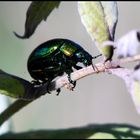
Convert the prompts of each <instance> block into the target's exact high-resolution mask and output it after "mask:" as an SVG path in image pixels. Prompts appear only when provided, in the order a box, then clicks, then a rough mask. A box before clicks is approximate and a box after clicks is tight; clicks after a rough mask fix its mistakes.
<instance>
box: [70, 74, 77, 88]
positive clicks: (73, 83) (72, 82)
mask: <svg viewBox="0 0 140 140" xmlns="http://www.w3.org/2000/svg"><path fill="white" fill-rule="evenodd" d="M68 80H69V82H70V83H71V84H72V85H73V89H74V88H75V86H76V81H73V80H72V79H71V74H68Z"/></svg>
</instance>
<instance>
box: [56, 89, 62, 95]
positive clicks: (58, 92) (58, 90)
mask: <svg viewBox="0 0 140 140" xmlns="http://www.w3.org/2000/svg"><path fill="white" fill-rule="evenodd" d="M56 92H57V94H56V95H57V96H58V95H59V94H60V92H61V89H60V88H58V89H57V90H56Z"/></svg>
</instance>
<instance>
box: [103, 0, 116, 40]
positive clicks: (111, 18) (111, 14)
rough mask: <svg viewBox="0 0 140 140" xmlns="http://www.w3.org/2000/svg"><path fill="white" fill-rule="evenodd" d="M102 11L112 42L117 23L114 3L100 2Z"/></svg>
mask: <svg viewBox="0 0 140 140" xmlns="http://www.w3.org/2000/svg"><path fill="white" fill-rule="evenodd" d="M101 4H102V6H103V9H104V14H105V19H106V22H107V25H108V28H109V31H110V35H111V38H112V40H114V35H115V29H116V25H117V22H118V7H117V2H116V1H101Z"/></svg>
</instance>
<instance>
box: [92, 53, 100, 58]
mask: <svg viewBox="0 0 140 140" xmlns="http://www.w3.org/2000/svg"><path fill="white" fill-rule="evenodd" d="M100 56H102V54H99V55H96V56H94V57H92V59H95V58H98V57H100Z"/></svg>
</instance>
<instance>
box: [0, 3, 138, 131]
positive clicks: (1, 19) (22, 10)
mask: <svg viewBox="0 0 140 140" xmlns="http://www.w3.org/2000/svg"><path fill="white" fill-rule="evenodd" d="M30 3H31V2H0V69H3V70H5V71H6V72H8V73H11V74H14V75H17V76H19V77H22V78H25V79H27V80H29V81H31V79H32V78H31V77H30V75H29V74H28V72H27V66H26V65H27V59H28V56H29V55H30V53H31V52H32V50H33V49H35V48H36V47H37V46H38V45H39V44H41V43H42V42H44V41H46V40H49V39H52V38H68V39H71V40H73V41H75V42H77V43H79V44H80V45H81V46H83V47H84V48H85V49H86V50H88V51H89V52H90V53H91V54H92V55H97V54H99V52H98V51H97V49H96V47H95V46H94V43H93V42H92V40H91V38H90V36H89V35H88V34H87V32H86V30H85V28H84V26H83V25H82V24H81V20H80V17H79V14H78V10H77V3H76V2H62V3H61V4H60V7H59V9H55V10H54V11H53V12H52V14H51V16H49V18H48V19H47V22H41V24H40V25H39V27H38V28H37V30H36V32H35V34H34V35H33V36H32V37H31V38H30V39H25V40H21V39H18V38H16V37H15V36H14V34H13V31H15V32H17V33H18V34H20V35H23V33H24V23H25V18H26V10H27V9H28V6H29V5H30ZM118 8H119V22H118V25H117V30H116V39H117V38H119V37H121V36H122V35H123V34H125V33H127V32H128V31H130V30H131V29H137V28H140V18H139V13H140V2H118ZM98 61H100V59H97V60H95V61H94V62H98ZM55 94H56V93H55V92H53V93H52V94H51V95H45V96H43V97H41V98H40V99H38V100H36V101H34V102H33V103H31V104H30V105H28V106H27V107H25V108H24V109H22V110H21V111H20V112H18V113H17V114H16V115H14V116H13V117H12V120H13V122H14V127H13V130H15V131H16V132H19V131H27V130H36V129H45V128H47V129H52V128H54V129H58V128H69V127H76V126H83V125H87V124H91V123H114V122H115V123H129V124H133V125H137V126H140V115H138V114H137V112H136V110H135V106H134V104H133V102H132V99H131V97H130V95H129V93H128V92H127V89H126V88H125V84H124V83H123V81H122V80H121V79H119V78H117V77H115V76H112V75H108V74H100V75H98V74H97V75H93V76H90V77H86V78H84V79H82V80H80V81H78V82H77V86H76V88H75V91H74V92H71V91H68V90H67V89H62V92H61V94H60V96H56V95H55ZM0 96H2V95H0ZM9 99H10V100H12V101H14V100H13V99H11V98H9Z"/></svg>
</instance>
